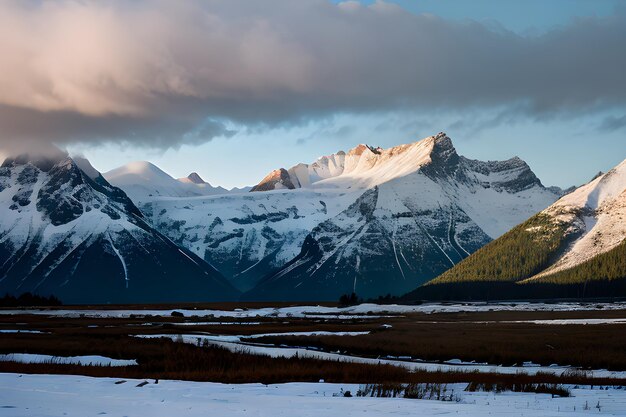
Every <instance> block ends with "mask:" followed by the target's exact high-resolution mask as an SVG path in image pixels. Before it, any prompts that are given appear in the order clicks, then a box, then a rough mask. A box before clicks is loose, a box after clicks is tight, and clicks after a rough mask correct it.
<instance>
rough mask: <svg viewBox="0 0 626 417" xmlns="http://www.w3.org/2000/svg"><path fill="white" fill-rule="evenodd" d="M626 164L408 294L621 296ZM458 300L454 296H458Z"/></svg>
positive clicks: (625, 290) (625, 266)
mask: <svg viewBox="0 0 626 417" xmlns="http://www.w3.org/2000/svg"><path fill="white" fill-rule="evenodd" d="M624 278H626V160H625V161H623V162H622V163H621V164H619V165H618V166H616V167H615V168H613V169H611V170H610V171H608V172H607V173H606V174H599V175H598V176H596V177H595V178H594V179H593V180H592V181H590V182H589V183H587V184H585V185H583V186H581V187H579V188H578V189H576V190H574V191H573V192H571V193H569V194H567V195H565V196H563V197H562V198H561V199H559V200H558V201H556V202H555V203H554V204H552V205H551V206H549V207H548V208H546V209H545V210H542V211H541V212H539V213H537V214H536V215H534V216H532V217H531V218H530V219H528V220H527V221H525V222H523V223H522V224H520V225H518V226H516V227H515V228H513V229H512V230H511V231H509V232H507V233H506V234H504V235H503V236H501V237H500V238H498V239H496V240H495V241H493V242H491V243H489V244H488V245H486V246H485V247H483V248H482V249H480V250H479V251H477V252H476V253H475V254H473V255H472V256H470V257H468V258H467V259H465V260H464V261H463V262H461V263H460V264H458V265H456V266H455V267H454V268H451V269H450V270H448V271H446V272H445V273H443V274H442V275H441V276H439V277H438V278H437V279H435V280H433V281H431V282H430V283H429V285H427V286H426V287H425V288H423V289H420V290H418V291H417V292H416V294H413V296H414V297H415V296H418V295H420V294H422V295H428V296H432V295H433V294H435V293H439V294H440V295H442V294H444V293H445V294H446V295H445V296H446V297H448V296H450V295H451V294H453V293H456V292H463V293H465V295H473V296H474V297H476V294H478V293H480V294H482V295H484V294H485V291H486V290H488V291H489V292H490V293H491V296H492V297H493V298H498V297H508V298H511V297H512V298H515V297H518V298H525V297H533V298H536V297H543V298H550V297H558V296H576V297H583V296H607V295H619V294H621V295H624V294H626V285H625V280H624ZM455 297H457V295H455Z"/></svg>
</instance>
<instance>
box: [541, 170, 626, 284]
mask: <svg viewBox="0 0 626 417" xmlns="http://www.w3.org/2000/svg"><path fill="white" fill-rule="evenodd" d="M544 213H546V214H548V215H549V216H551V217H552V218H553V219H555V220H556V221H558V222H562V223H565V224H567V225H568V228H567V230H566V233H567V234H568V235H570V236H576V238H575V239H574V240H573V242H571V243H570V245H569V247H568V248H567V250H566V251H564V253H563V254H562V255H561V256H560V257H559V259H558V260H557V261H556V262H555V263H554V264H553V265H551V266H550V267H549V268H547V269H546V270H545V271H543V272H541V273H540V274H537V275H536V276H535V277H533V278H531V279H536V278H540V277H543V276H546V275H550V274H553V273H555V272H558V271H563V270H566V269H570V268H572V267H574V266H576V265H580V264H582V263H583V262H585V261H588V260H590V259H592V258H594V257H596V256H598V255H599V254H602V253H605V252H608V251H610V250H611V249H613V248H615V247H616V246H617V245H619V244H620V243H622V242H623V241H624V239H626V160H624V161H623V162H622V163H620V164H619V165H618V166H616V167H615V168H613V169H612V170H610V171H609V172H607V173H606V174H603V175H601V176H599V177H597V178H595V179H594V180H592V181H591V182H589V183H588V184H585V185H583V186H582V187H580V188H578V189H577V190H575V191H574V192H572V193H570V194H568V195H566V196H564V197H563V198H561V199H560V200H558V201H557V202H556V203H554V204H553V205H552V206H550V207H548V208H547V209H546V210H544Z"/></svg>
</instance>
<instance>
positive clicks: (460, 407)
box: [0, 373, 626, 417]
mask: <svg viewBox="0 0 626 417" xmlns="http://www.w3.org/2000/svg"><path fill="white" fill-rule="evenodd" d="M120 381H125V382H123V383H120ZM141 382H143V380H121V379H114V378H90V377H84V376H67V375H22V374H13V373H5V374H0V416H7V417H8V416H11V417H21V416H24V417H25V416H35V415H36V416H40V417H57V416H69V417H72V416H76V417H88V416H128V417H135V416H137V417H143V416H154V417H156V416H207V415H213V416H249V415H254V416H272V417H279V416H290V417H291V416H302V417H306V416H325V417H334V416H337V417H347V416H362V415H370V416H371V415H374V416H399V415H402V416H421V415H440V414H445V415H447V414H453V415H464V416H477V417H483V416H487V415H496V416H543V417H549V416H571V415H582V416H584V415H605V416H624V415H626V390H623V389H613V388H608V389H600V388H597V387H595V388H594V389H591V388H590V387H585V388H583V389H572V390H571V392H572V396H571V397H567V398H552V397H551V395H549V394H527V393H501V394H494V393H492V392H488V393H485V392H465V391H464V388H465V385H466V384H451V385H449V386H448V389H449V390H451V389H454V392H455V401H446V402H444V401H437V400H414V399H406V398H370V397H365V398H363V397H352V398H345V397H342V396H340V395H341V392H345V391H351V392H352V393H355V392H356V391H357V390H358V389H359V385H355V384H329V383H290V384H276V385H263V384H218V383H209V382H188V381H171V380H161V381H159V382H158V384H155V383H154V382H155V381H149V383H148V384H146V385H144V386H142V387H138V385H139V384H140V383H141ZM342 390H343V391H342ZM334 395H339V396H334Z"/></svg>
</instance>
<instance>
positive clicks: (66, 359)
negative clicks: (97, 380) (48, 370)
mask: <svg viewBox="0 0 626 417" xmlns="http://www.w3.org/2000/svg"><path fill="white" fill-rule="evenodd" d="M5 361H7V362H9V361H10V362H20V363H53V364H58V365H86V366H90V365H94V366H131V365H137V361H136V360H134V359H112V358H107V357H105V356H98V355H86V356H51V355H40V354H33V353H9V354H5V355H0V362H5Z"/></svg>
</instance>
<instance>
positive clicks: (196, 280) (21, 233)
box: [0, 152, 238, 303]
mask: <svg viewBox="0 0 626 417" xmlns="http://www.w3.org/2000/svg"><path fill="white" fill-rule="evenodd" d="M81 165H82V169H81V167H79V165H78V164H77V162H76V161H74V160H73V159H72V158H69V157H68V156H67V155H65V154H62V153H60V152H59V153H58V154H55V155H52V156H50V155H46V156H41V157H33V156H29V155H21V156H18V157H15V158H8V159H6V160H5V161H4V163H3V165H2V167H1V168H0V293H1V294H5V293H9V294H13V295H19V294H22V293H26V292H30V293H33V294H38V295H42V296H48V295H55V296H56V297H58V298H60V299H61V301H63V302H64V303H130V302H132V303H136V302H165V301H210V300H224V299H236V297H237V296H238V293H237V291H236V290H235V289H234V288H232V286H231V285H230V284H228V282H226V281H225V280H224V278H223V277H222V276H221V274H220V273H219V272H218V271H216V270H215V269H214V268H212V267H211V266H210V265H208V264H207V263H206V262H204V261H203V260H202V259H201V258H198V257H197V256H196V255H195V254H193V253H192V252H190V251H188V250H187V249H185V248H181V247H178V246H177V245H175V244H174V243H173V242H172V241H171V240H169V239H168V238H166V237H165V236H163V235H162V234H160V233H159V232H157V231H156V230H154V229H153V228H152V226H150V225H149V224H148V222H146V220H145V219H144V216H143V214H142V213H141V212H140V211H139V209H138V208H137V207H136V206H135V205H134V204H133V202H132V201H131V200H130V199H129V198H128V197H127V196H126V194H125V193H124V192H123V191H122V190H120V189H119V188H115V187H113V186H111V185H110V184H109V183H108V182H107V181H106V180H105V179H104V178H103V177H102V176H101V175H100V174H99V173H98V172H97V171H96V170H95V169H93V168H92V167H91V166H90V165H88V163H87V162H86V161H85V160H82V161H81Z"/></svg>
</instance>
